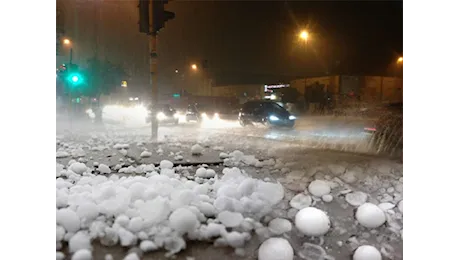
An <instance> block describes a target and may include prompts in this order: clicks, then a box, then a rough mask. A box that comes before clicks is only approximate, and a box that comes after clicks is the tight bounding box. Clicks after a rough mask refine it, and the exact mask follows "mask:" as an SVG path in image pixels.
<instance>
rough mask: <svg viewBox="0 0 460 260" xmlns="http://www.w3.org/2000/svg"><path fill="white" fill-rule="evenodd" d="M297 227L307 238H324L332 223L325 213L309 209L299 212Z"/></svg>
mask: <svg viewBox="0 0 460 260" xmlns="http://www.w3.org/2000/svg"><path fill="white" fill-rule="evenodd" d="M295 226H296V227H297V229H299V230H300V231H301V232H302V233H303V234H305V235H307V236H322V235H324V234H326V233H327V231H328V230H329V228H330V227H331V221H330V220H329V217H328V216H327V214H326V213H325V212H324V211H322V210H320V209H317V208H314V207H308V208H304V209H301V210H300V211H299V212H297V214H296V215H295Z"/></svg>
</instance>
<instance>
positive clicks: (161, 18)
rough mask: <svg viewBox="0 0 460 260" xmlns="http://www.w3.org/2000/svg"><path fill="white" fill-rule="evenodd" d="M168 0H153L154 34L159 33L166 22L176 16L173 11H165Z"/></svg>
mask: <svg viewBox="0 0 460 260" xmlns="http://www.w3.org/2000/svg"><path fill="white" fill-rule="evenodd" d="M167 3H168V0H153V5H152V13H153V34H157V33H158V32H159V31H160V30H161V29H162V28H163V27H165V23H166V22H167V21H169V20H171V19H174V17H175V16H176V15H175V14H174V13H173V12H169V11H165V6H164V5H165V4H167Z"/></svg>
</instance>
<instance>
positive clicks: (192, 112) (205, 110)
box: [185, 104, 219, 122]
mask: <svg viewBox="0 0 460 260" xmlns="http://www.w3.org/2000/svg"><path fill="white" fill-rule="evenodd" d="M210 119H219V113H218V112H217V110H215V109H212V108H210V107H205V106H202V105H198V104H192V105H189V106H188V107H187V111H186V113H185V121H187V122H190V121H195V122H201V121H203V120H210Z"/></svg>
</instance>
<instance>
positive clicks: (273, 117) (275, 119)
mask: <svg viewBox="0 0 460 260" xmlns="http://www.w3.org/2000/svg"><path fill="white" fill-rule="evenodd" d="M268 119H269V120H270V121H278V120H280V119H279V118H278V117H277V116H273V115H271V116H270V117H269V118H268Z"/></svg>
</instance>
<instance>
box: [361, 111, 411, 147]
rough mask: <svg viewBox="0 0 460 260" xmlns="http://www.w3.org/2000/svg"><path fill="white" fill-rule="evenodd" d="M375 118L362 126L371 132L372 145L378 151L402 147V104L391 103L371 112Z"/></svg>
mask: <svg viewBox="0 0 460 260" xmlns="http://www.w3.org/2000/svg"><path fill="white" fill-rule="evenodd" d="M371 113H372V114H374V117H376V119H375V120H374V121H370V122H371V123H370V124H369V125H368V126H367V127H365V128H364V131H365V132H367V133H370V134H372V139H371V142H372V145H373V146H374V147H375V148H376V149H377V150H378V151H394V150H395V149H399V150H401V151H402V147H403V104H402V103H393V104H388V105H385V106H383V107H381V108H378V109H375V110H373V111H372V112H371Z"/></svg>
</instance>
